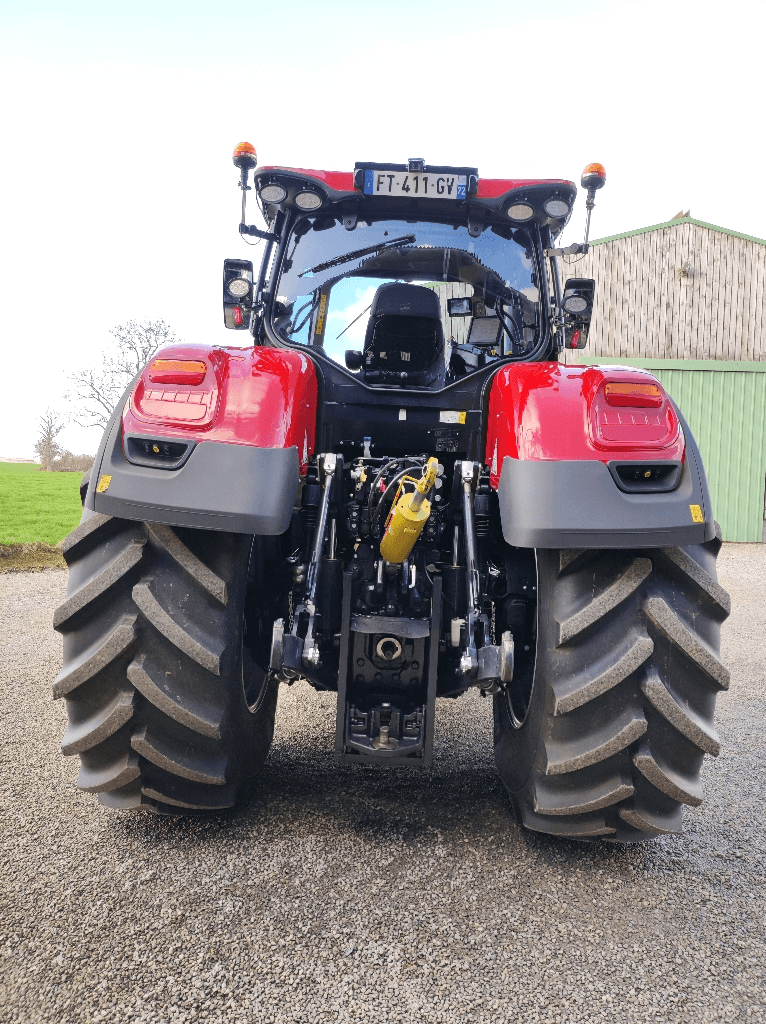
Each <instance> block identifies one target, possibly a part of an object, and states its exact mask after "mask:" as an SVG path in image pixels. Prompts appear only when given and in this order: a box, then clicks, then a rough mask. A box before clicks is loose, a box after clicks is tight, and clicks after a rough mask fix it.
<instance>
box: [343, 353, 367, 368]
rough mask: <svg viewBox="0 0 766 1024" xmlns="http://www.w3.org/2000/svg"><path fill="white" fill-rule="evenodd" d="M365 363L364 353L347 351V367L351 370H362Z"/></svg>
mask: <svg viewBox="0 0 766 1024" xmlns="http://www.w3.org/2000/svg"><path fill="white" fill-rule="evenodd" d="M363 363H364V352H357V350H356V349H355V348H347V349H346V367H347V369H349V370H361V369H362V365H363Z"/></svg>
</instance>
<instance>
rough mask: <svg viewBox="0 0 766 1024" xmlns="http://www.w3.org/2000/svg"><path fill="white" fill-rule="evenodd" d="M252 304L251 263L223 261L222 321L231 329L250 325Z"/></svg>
mask: <svg viewBox="0 0 766 1024" xmlns="http://www.w3.org/2000/svg"><path fill="white" fill-rule="evenodd" d="M252 306H253V264H252V263H251V262H250V260H224V261H223V322H224V326H225V327H228V328H229V329H230V330H232V331H246V330H248V329H249V327H250V320H251V317H252Z"/></svg>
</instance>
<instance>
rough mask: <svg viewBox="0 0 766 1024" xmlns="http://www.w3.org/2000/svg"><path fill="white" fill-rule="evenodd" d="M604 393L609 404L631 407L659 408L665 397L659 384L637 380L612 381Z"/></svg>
mask: <svg viewBox="0 0 766 1024" xmlns="http://www.w3.org/2000/svg"><path fill="white" fill-rule="evenodd" d="M604 394H605V396H606V400H607V403H608V404H609V405H612V406H617V407H623V408H625V407H627V408H631V409H659V407H660V406H661V405H662V402H663V398H664V396H663V393H662V389H661V388H660V387H659V386H658V385H657V384H639V383H638V382H637V381H619V382H618V381H610V382H609V383H608V384H607V385H606V387H605V389H604Z"/></svg>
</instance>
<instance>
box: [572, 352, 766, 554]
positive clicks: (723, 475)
mask: <svg viewBox="0 0 766 1024" xmlns="http://www.w3.org/2000/svg"><path fill="white" fill-rule="evenodd" d="M580 361H581V362H583V363H587V364H591V363H600V364H601V365H604V364H608V363H612V364H620V365H628V366H638V367H641V368H643V369H646V370H649V371H650V372H651V373H653V374H654V375H655V376H656V377H657V379H658V380H659V381H660V382H661V383H662V385H663V387H665V388H666V389H667V391H668V393H669V394H670V395H671V396H672V398H673V399H674V400H675V401H676V402H677V403H678V406H679V408H680V409H681V411H682V412H683V414H684V416H685V417H686V419H687V420H688V422H689V426H690V427H691V429H692V431H693V433H694V436H695V438H696V439H697V443H698V445H699V447H700V452H701V453H702V459H703V461H704V463H705V469H706V471H707V477H708V483H709V485H710V496H711V498H712V502H713V514H714V515H715V518H716V519H717V520H718V522H719V523H720V525H721V530H722V532H723V539H724V540H728V541H751V542H753V541H761V540H762V536H763V505H764V483H765V482H766V364H764V363H745V362H718V361H714V360H694V359H693V360H688V361H686V362H684V361H682V360H675V359H615V358H612V357H607V358H601V359H596V358H593V357H589V356H585V357H584V358H582V359H581V360H580Z"/></svg>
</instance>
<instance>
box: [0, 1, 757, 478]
mask: <svg viewBox="0 0 766 1024" xmlns="http://www.w3.org/2000/svg"><path fill="white" fill-rule="evenodd" d="M765 36H766V4H764V3H763V2H759V3H755V2H743V0H730V2H728V3H726V4H722V3H720V2H717V3H711V2H708V0H700V2H695V3H690V2H688V0H683V2H679V0H662V2H656V0H643V2H614V0H612V2H603V0H579V2H577V3H573V2H571V0H567V2H560V0H548V2H546V0H537V2H535V3H531V2H520V0H500V2H499V0H483V2H481V3H473V4H472V3H467V2H466V0H460V2H457V0H439V2H430V0H421V2H419V3H415V2H413V0H377V2H376V3H367V4H363V3H359V2H355V3H347V2H345V0H343V2H335V3H334V2H332V0H327V2H325V3H323V4H311V3H306V2H300V0H281V2H280V3H278V4H277V3H273V2H271V3H266V2H263V0H254V2H250V3H246V4H223V3H212V2H195V0H183V2H177V0H151V2H144V0H121V2H119V3H118V2H114V0H99V2H97V3H95V2H86V0H69V2H65V0H59V2H50V0H48V2H45V0H39V2H38V0H0V88H1V89H2V96H3V98H4V100H3V104H2V111H1V112H0V128H1V129H2V139H3V142H4V146H3V154H2V157H1V158H0V200H1V201H2V214H1V217H2V220H1V221H0V240H1V241H0V353H2V361H3V370H4V372H3V380H4V384H5V387H4V389H3V402H2V403H0V457H16V458H24V457H32V455H33V446H34V442H35V440H36V438H37V436H38V433H39V430H38V418H39V416H40V415H41V414H42V413H43V412H44V411H45V409H46V408H51V409H54V410H55V411H57V412H58V413H60V415H61V417H62V419H65V417H66V416H67V403H66V401H65V399H64V396H65V394H66V392H67V390H68V385H67V377H68V375H69V374H70V373H72V372H73V371H75V370H76V369H78V368H80V367H85V366H89V365H97V364H98V362H99V360H100V359H101V357H102V353H103V352H104V350H105V348H106V347H107V346H108V343H109V341H110V335H109V331H110V330H111V329H113V328H114V327H116V326H117V325H119V324H123V323H125V322H126V321H128V320H131V319H132V320H139V321H140V320H146V319H152V320H154V319H160V318H161V319H163V320H165V321H166V323H168V324H169V325H170V327H171V328H172V329H173V331H174V332H175V334H176V335H177V336H178V337H179V338H181V339H183V340H184V341H188V342H194V343H203V344H219V345H225V344H232V339H233V335H232V334H231V333H230V332H228V331H226V330H225V329H224V327H223V317H222V312H221V264H222V261H223V259H224V258H226V257H239V258H245V259H254V261H255V262H256V263H257V261H258V258H259V253H258V249H251V248H249V247H248V246H247V244H246V243H245V241H244V240H243V239H241V238H240V237H239V235H238V232H237V224H238V223H239V201H240V193H239V190H238V188H237V172H236V170H235V168H234V167H233V166H232V163H231V151H232V149H233V147H234V145H235V144H236V143H237V142H240V141H242V140H244V139H247V140H248V141H250V142H252V143H253V144H254V145H255V146H256V149H257V151H258V158H259V162H260V163H261V164H282V165H285V166H298V167H301V166H303V167H321V168H326V169H338V170H345V169H351V168H352V167H353V164H354V162H355V161H357V160H376V161H391V162H402V161H404V160H406V159H407V158H408V157H410V156H422V157H424V158H425V159H426V161H427V162H429V163H435V164H448V165H454V166H460V165H464V166H465V165H469V166H476V167H478V168H479V172H480V174H481V175H482V176H485V177H518V178H524V177H542V178H546V177H547V178H568V179H571V180H574V181H579V176H580V172H581V170H582V168H583V167H584V166H585V164H587V163H589V162H591V161H599V162H601V163H603V164H604V165H605V166H606V170H607V185H606V187H605V188H604V189H603V190H602V191H601V192H600V193H599V194H598V197H597V205H596V209H595V211H594V214H593V226H592V231H591V237H593V238H598V237H604V236H607V235H611V234H616V233H619V232H621V231H627V230H631V229H633V228H639V227H643V226H646V225H649V224H656V223H659V222H661V221H664V220H668V219H670V218H671V217H673V216H674V214H676V213H678V212H679V211H680V210H687V209H688V210H691V215H692V216H693V217H696V218H698V219H700V220H704V221H707V222H710V223H713V224H718V225H721V226H723V227H727V228H731V229H734V230H737V231H742V232H744V233H745V234H749V235H755V236H756V237H760V238H766V203H761V202H760V200H758V201H757V202H756V199H757V196H758V195H759V193H760V189H761V188H762V187H763V182H764V171H763V158H764V148H765V147H764V143H763V127H762V122H763V114H762V109H763V92H764V90H763V80H762V75H763V57H762V52H761V48H762V41H763V39H764V37H765ZM248 219H249V220H250V222H251V223H252V222H253V221H254V220H255V206H254V204H253V206H252V208H251V216H250V217H249V218H248ZM583 220H584V194H583V193H582V192H580V196H579V198H578V203H577V206H576V209H575V213H574V216H573V218H572V221H571V223H570V226H569V227H568V229H567V231H566V234H565V238H564V241H565V242H566V241H576V240H579V239H580V238H581V235H582V228H583ZM237 344H241V336H240V337H237ZM59 440H60V441H61V442H62V443H63V444H64V446H65V447H66V448H68V449H69V450H71V451H74V452H75V453H80V452H87V453H93V452H94V451H95V449H96V447H97V445H98V442H99V440H100V432H99V431H98V430H94V429H92V428H91V429H90V430H84V429H82V428H78V427H76V426H75V425H73V424H72V423H68V424H67V426H66V427H65V429H64V431H63V432H62V434H61V435H60V437H59Z"/></svg>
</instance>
